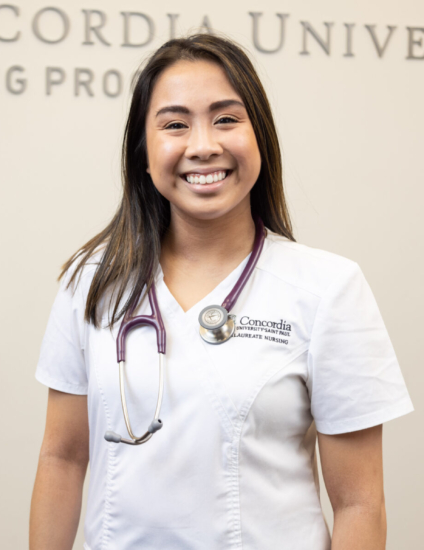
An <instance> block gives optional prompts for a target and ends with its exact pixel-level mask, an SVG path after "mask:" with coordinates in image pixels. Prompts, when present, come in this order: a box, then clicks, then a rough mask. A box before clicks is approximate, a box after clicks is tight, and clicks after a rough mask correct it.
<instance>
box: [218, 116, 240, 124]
mask: <svg viewBox="0 0 424 550" xmlns="http://www.w3.org/2000/svg"><path fill="white" fill-rule="evenodd" d="M223 120H228V122H226V123H225V124H228V123H230V124H231V122H238V121H237V120H236V119H235V118H233V117H230V116H223V117H221V118H219V119H218V120H217V122H221V121H223Z"/></svg>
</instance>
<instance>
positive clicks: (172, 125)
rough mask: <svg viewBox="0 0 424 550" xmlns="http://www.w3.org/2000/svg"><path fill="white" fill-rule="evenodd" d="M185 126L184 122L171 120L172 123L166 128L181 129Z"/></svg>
mask: <svg viewBox="0 0 424 550" xmlns="http://www.w3.org/2000/svg"><path fill="white" fill-rule="evenodd" d="M177 126H178V128H177ZM184 127H185V126H184V124H183V123H182V122H171V124H168V126H165V130H181V128H184Z"/></svg>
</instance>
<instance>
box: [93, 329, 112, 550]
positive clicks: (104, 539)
mask: <svg viewBox="0 0 424 550" xmlns="http://www.w3.org/2000/svg"><path fill="white" fill-rule="evenodd" d="M93 330H95V329H93ZM92 357H93V364H94V371H95V373H96V382H97V387H98V390H99V393H100V396H101V400H102V403H103V408H104V412H105V416H106V425H107V428H108V430H112V422H111V416H110V412H109V408H108V406H107V402H106V397H105V394H104V391H103V388H102V386H101V384H100V378H99V373H98V362H97V357H98V356H97V354H95V353H94V350H93V353H92ZM115 449H116V446H115V445H111V444H108V445H107V470H106V488H105V494H104V507H103V510H104V512H103V520H102V531H103V532H102V535H101V539H100V549H99V550H102V549H106V548H107V546H108V544H109V541H110V511H111V508H112V505H111V494H112V485H113V474H114V470H115V464H116V452H115Z"/></svg>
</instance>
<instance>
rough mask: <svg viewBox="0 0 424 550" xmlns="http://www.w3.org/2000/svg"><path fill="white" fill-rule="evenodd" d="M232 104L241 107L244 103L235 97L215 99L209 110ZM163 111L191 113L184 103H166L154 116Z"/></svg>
mask: <svg viewBox="0 0 424 550" xmlns="http://www.w3.org/2000/svg"><path fill="white" fill-rule="evenodd" d="M232 105H239V106H241V107H243V109H244V104H243V103H242V102H241V101H238V100H237V99H223V100H221V101H215V102H214V103H211V104H210V105H209V112H212V111H216V110H217V109H223V108H224V107H231V106H232ZM164 113H183V114H185V115H189V114H190V113H191V111H190V109H188V108H187V107H184V105H168V106H167V107H162V109H159V111H158V112H157V113H156V116H157V117H158V116H159V115H162V114H164Z"/></svg>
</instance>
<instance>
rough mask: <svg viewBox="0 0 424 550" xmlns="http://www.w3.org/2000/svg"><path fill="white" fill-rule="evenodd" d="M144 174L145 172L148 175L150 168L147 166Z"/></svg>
mask: <svg viewBox="0 0 424 550" xmlns="http://www.w3.org/2000/svg"><path fill="white" fill-rule="evenodd" d="M146 172H147V173H148V174H150V168H149V167H148V166H147V168H146Z"/></svg>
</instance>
